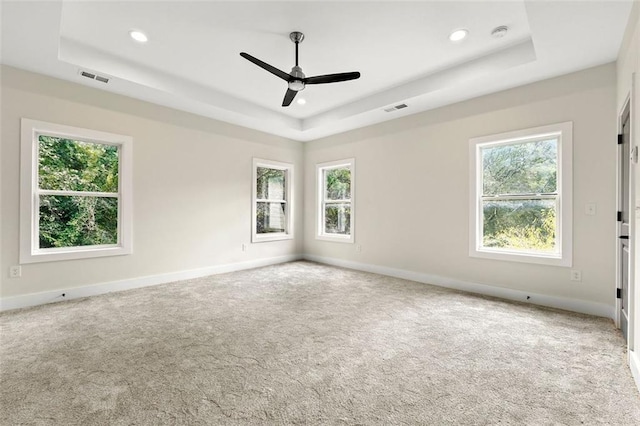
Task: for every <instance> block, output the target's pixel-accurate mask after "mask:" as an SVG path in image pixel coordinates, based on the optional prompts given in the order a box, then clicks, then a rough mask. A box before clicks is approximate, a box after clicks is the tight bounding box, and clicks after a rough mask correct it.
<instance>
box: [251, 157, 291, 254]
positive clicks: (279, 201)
mask: <svg viewBox="0 0 640 426" xmlns="http://www.w3.org/2000/svg"><path fill="white" fill-rule="evenodd" d="M292 182H293V164H288V163H280V162H277V161H269V160H261V159H259V158H254V159H253V232H252V238H251V241H252V242H254V243H258V242H262V241H276V240H286V239H291V238H293V227H292V217H293V197H292V193H293V192H292V189H291V188H292Z"/></svg>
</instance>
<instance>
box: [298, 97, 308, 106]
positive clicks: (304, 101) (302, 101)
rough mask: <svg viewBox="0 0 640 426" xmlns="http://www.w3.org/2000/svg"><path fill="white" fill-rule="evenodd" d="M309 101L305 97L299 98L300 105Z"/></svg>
mask: <svg viewBox="0 0 640 426" xmlns="http://www.w3.org/2000/svg"><path fill="white" fill-rule="evenodd" d="M306 103H307V100H306V99H305V98H299V99H298V105H304V104H306Z"/></svg>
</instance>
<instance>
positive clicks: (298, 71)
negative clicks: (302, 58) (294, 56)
mask: <svg viewBox="0 0 640 426" xmlns="http://www.w3.org/2000/svg"><path fill="white" fill-rule="evenodd" d="M289 74H290V75H291V77H293V79H292V81H290V82H289V89H291V90H295V91H296V92H299V91H301V90H304V77H305V76H304V73H303V72H302V68H300V67H299V66H297V65H296V66H295V67H293V68H291V72H290V73H289Z"/></svg>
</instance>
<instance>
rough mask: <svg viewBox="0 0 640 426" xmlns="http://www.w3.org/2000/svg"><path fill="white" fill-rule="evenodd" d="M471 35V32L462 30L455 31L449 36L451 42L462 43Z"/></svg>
mask: <svg viewBox="0 0 640 426" xmlns="http://www.w3.org/2000/svg"><path fill="white" fill-rule="evenodd" d="M468 35H469V31H468V30H465V29H464V28H461V29H459V30H455V31H454V32H452V33H451V34H449V40H451V41H462V40H464V39H465V38H466V37H467V36H468Z"/></svg>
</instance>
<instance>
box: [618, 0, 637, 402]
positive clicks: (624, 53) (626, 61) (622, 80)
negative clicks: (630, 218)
mask: <svg viewBox="0 0 640 426" xmlns="http://www.w3.org/2000/svg"><path fill="white" fill-rule="evenodd" d="M616 65H617V114H618V115H620V114H621V113H622V109H623V107H624V104H625V102H626V100H627V99H628V97H630V96H631V98H632V111H631V114H632V117H631V132H632V133H631V145H632V146H635V147H637V146H640V3H638V2H635V3H634V5H633V8H632V10H631V15H630V17H629V23H628V25H627V29H626V31H625V35H624V39H623V42H622V47H621V48H620V53H619V55H618V61H617V64H616ZM634 73H635V89H634V92H633V94H632V93H631V89H632V80H633V79H634ZM631 173H632V175H634V176H635V225H636V228H635V242H634V246H635V247H634V248H635V262H634V270H635V271H634V272H635V273H634V276H632V277H631V279H632V280H633V282H634V283H635V284H634V285H633V287H634V288H635V289H634V294H632V295H631V300H630V302H631V303H630V312H629V313H630V323H629V355H630V358H629V361H630V363H631V368H632V371H633V373H634V377H635V379H636V384H637V385H638V388H639V389H640V357H639V356H638V342H640V324H639V323H638V318H639V315H640V287H639V286H640V250H638V248H639V246H638V242H640V229H639V227H638V226H637V225H638V224H640V170H638V164H632V169H631ZM632 232H633V231H632Z"/></svg>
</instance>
